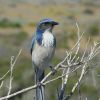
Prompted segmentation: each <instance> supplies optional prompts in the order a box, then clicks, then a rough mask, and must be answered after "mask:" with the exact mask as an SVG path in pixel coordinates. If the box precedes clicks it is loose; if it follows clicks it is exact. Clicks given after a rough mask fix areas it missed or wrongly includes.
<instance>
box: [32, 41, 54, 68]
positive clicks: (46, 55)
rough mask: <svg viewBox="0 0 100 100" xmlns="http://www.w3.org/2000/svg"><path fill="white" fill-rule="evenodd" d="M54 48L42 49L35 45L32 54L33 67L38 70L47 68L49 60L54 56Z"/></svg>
mask: <svg viewBox="0 0 100 100" xmlns="http://www.w3.org/2000/svg"><path fill="white" fill-rule="evenodd" d="M54 51H55V48H53V47H48V48H46V47H43V46H39V45H38V44H37V43H36V44H35V47H34V50H33V52H32V61H33V64H34V66H36V67H39V68H45V67H48V66H49V65H50V63H51V59H52V57H53V55H54Z"/></svg>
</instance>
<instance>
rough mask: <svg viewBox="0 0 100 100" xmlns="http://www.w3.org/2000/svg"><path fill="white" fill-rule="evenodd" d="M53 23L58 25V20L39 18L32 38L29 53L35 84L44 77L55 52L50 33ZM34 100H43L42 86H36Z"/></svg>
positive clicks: (53, 41) (54, 40)
mask: <svg viewBox="0 0 100 100" xmlns="http://www.w3.org/2000/svg"><path fill="white" fill-rule="evenodd" d="M55 25H58V22H56V21H54V20H52V19H49V18H48V19H43V20H41V21H40V22H39V23H38V25H37V29H36V33H35V35H34V37H33V39H32V45H31V55H32V63H33V67H34V70H35V74H36V84H37V83H39V82H41V80H42V79H43V78H44V71H45V69H46V68H48V67H49V66H50V63H51V60H52V57H53V55H54V52H55V47H56V39H55V37H54V35H53V34H52V30H53V28H54V26H55ZM36 100H45V96H44V86H39V87H37V89H36Z"/></svg>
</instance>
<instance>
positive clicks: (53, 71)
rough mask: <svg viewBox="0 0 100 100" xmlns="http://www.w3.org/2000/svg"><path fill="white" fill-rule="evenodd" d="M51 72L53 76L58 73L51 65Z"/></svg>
mask: <svg viewBox="0 0 100 100" xmlns="http://www.w3.org/2000/svg"><path fill="white" fill-rule="evenodd" d="M49 67H50V69H51V71H52V75H55V73H56V72H57V71H56V70H55V69H54V68H53V67H52V66H51V65H50V66H49Z"/></svg>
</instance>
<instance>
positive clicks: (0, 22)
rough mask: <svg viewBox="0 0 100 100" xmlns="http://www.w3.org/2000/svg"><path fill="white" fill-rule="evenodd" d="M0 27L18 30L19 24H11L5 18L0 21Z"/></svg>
mask: <svg viewBox="0 0 100 100" xmlns="http://www.w3.org/2000/svg"><path fill="white" fill-rule="evenodd" d="M0 27H2V28H7V27H12V28H20V27H21V24H20V23H19V22H11V21H9V20H8V19H6V18H5V19H2V20H0Z"/></svg>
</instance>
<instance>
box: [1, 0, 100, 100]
mask: <svg viewBox="0 0 100 100" xmlns="http://www.w3.org/2000/svg"><path fill="white" fill-rule="evenodd" d="M43 18H52V19H54V20H56V21H58V22H59V23H60V25H59V26H57V27H55V29H54V33H55V34H54V35H55V36H56V39H57V48H56V53H55V56H54V58H53V65H56V64H57V63H59V62H60V61H61V60H62V59H63V58H64V57H65V51H66V50H70V48H71V47H73V45H74V44H75V42H76V41H77V28H76V26H75V23H76V21H77V22H78V24H79V28H80V31H81V32H80V33H82V32H85V35H84V38H83V40H82V45H81V53H82V52H83V51H84V47H85V44H86V43H87V41H88V37H89V36H90V37H91V40H90V45H91V44H92V43H93V41H97V42H100V0H0V77H2V76H3V75H4V74H5V73H6V72H7V70H8V69H9V68H10V57H11V56H16V55H17V53H18V52H19V50H20V49H21V48H22V53H21V55H20V57H19V59H18V61H17V63H16V65H15V67H14V72H13V76H14V79H13V86H12V87H13V89H12V93H13V92H15V91H18V90H21V89H23V88H25V87H28V86H31V85H33V84H34V70H33V68H32V62H31V55H30V43H31V39H32V36H33V35H34V33H35V28H36V25H37V23H38V22H39V20H40V19H43ZM99 61H100V55H98V56H97V57H96V58H95V59H94V62H92V65H91V66H94V67H95V68H94V69H93V70H90V71H89V73H88V74H87V76H86V77H85V79H84V80H83V82H82V84H81V88H80V89H81V96H82V100H85V98H86V97H87V100H99V98H100V76H99V75H100V65H99ZM77 78H78V76H75V73H73V75H72V76H71V77H70V79H69V81H68V87H67V89H66V92H67V93H69V92H70V89H71V88H72V86H73V84H74V83H75V82H76V79H77ZM8 83H9V76H8V77H6V79H5V81H4V85H3V87H2V88H1V90H0V96H4V95H6V94H7V91H8ZM59 83H60V80H58V81H55V82H52V83H51V84H48V85H47V86H46V95H47V100H56V99H57V88H59V86H60V85H59ZM77 91H78V90H76V92H75V94H74V95H73V96H72V98H71V100H78V98H79V97H78V92H77ZM9 100H34V91H33V90H31V91H29V92H27V93H24V94H21V95H18V96H16V97H13V98H11V99H9Z"/></svg>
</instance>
